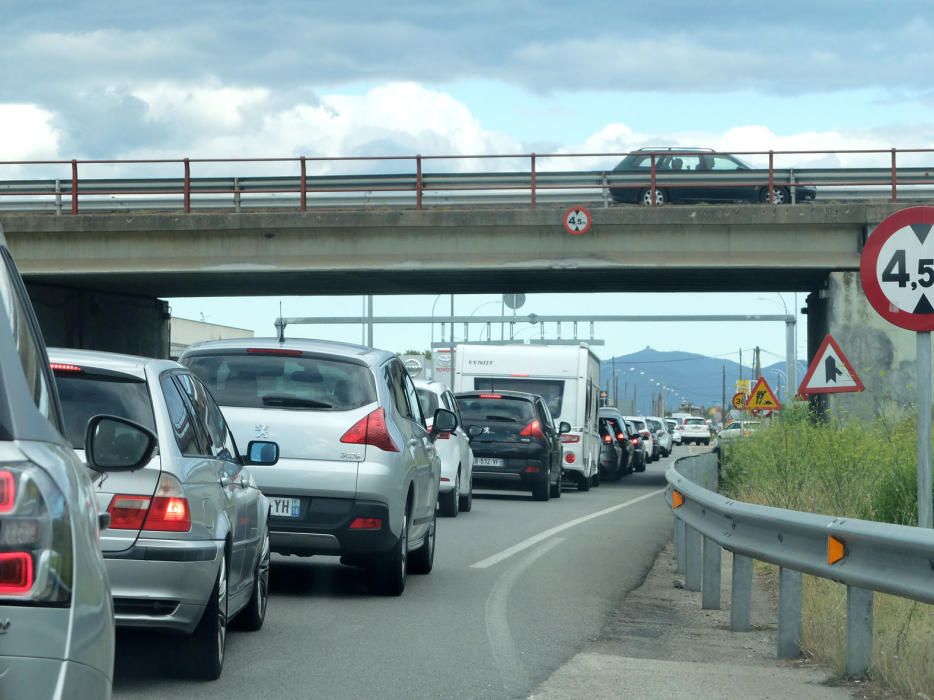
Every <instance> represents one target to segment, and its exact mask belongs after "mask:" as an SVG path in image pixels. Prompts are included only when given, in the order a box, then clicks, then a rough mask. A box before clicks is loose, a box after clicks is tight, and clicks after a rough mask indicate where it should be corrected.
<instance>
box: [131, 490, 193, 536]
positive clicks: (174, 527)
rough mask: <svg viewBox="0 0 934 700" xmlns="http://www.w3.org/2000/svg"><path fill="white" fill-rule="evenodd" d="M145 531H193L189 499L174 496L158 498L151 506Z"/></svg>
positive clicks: (154, 499) (144, 527)
mask: <svg viewBox="0 0 934 700" xmlns="http://www.w3.org/2000/svg"><path fill="white" fill-rule="evenodd" d="M143 529H144V530H158V531H160V532H188V531H189V530H190V529H191V513H190V512H189V511H188V499H187V498H179V497H177V496H172V497H169V498H166V497H163V496H157V497H156V498H153V499H152V505H150V506H149V515H147V516H146V522H145V523H143Z"/></svg>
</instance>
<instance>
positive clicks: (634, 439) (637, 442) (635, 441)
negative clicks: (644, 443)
mask: <svg viewBox="0 0 934 700" xmlns="http://www.w3.org/2000/svg"><path fill="white" fill-rule="evenodd" d="M632 444H633V445H636V446H637V447H638V445H639V438H637V437H634V438H633V439H632Z"/></svg>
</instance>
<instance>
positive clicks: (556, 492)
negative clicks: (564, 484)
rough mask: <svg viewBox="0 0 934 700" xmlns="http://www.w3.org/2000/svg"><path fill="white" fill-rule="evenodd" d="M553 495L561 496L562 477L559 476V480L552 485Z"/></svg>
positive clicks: (553, 496) (554, 496) (555, 496)
mask: <svg viewBox="0 0 934 700" xmlns="http://www.w3.org/2000/svg"><path fill="white" fill-rule="evenodd" d="M550 489H551V497H552V498H561V477H560V476H559V477H558V480H557V481H556V482H555V483H553V484H552V485H551V487H550Z"/></svg>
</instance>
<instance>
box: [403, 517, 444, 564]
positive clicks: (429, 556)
mask: <svg viewBox="0 0 934 700" xmlns="http://www.w3.org/2000/svg"><path fill="white" fill-rule="evenodd" d="M437 526H438V518H437V516H432V519H431V525H429V526H428V532H427V533H426V534H425V541H424V542H422V546H421V547H419V548H418V549H416V550H415V551H414V552H412V554H411V557H410V559H409V571H411V572H412V573H413V574H420V575H424V574H430V573H431V569H432V567H433V566H434V563H435V544H436V534H437Z"/></svg>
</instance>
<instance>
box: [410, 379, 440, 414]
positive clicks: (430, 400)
mask: <svg viewBox="0 0 934 700" xmlns="http://www.w3.org/2000/svg"><path fill="white" fill-rule="evenodd" d="M415 393H416V394H418V403H419V405H421V407H422V415H423V416H425V418H433V417H434V415H435V411H437V410H438V409H439V408H441V406H440V404H439V403H438V395H437V394H436V393H435V392H433V391H431V390H430V389H419V388H418V387H416V388H415Z"/></svg>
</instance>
